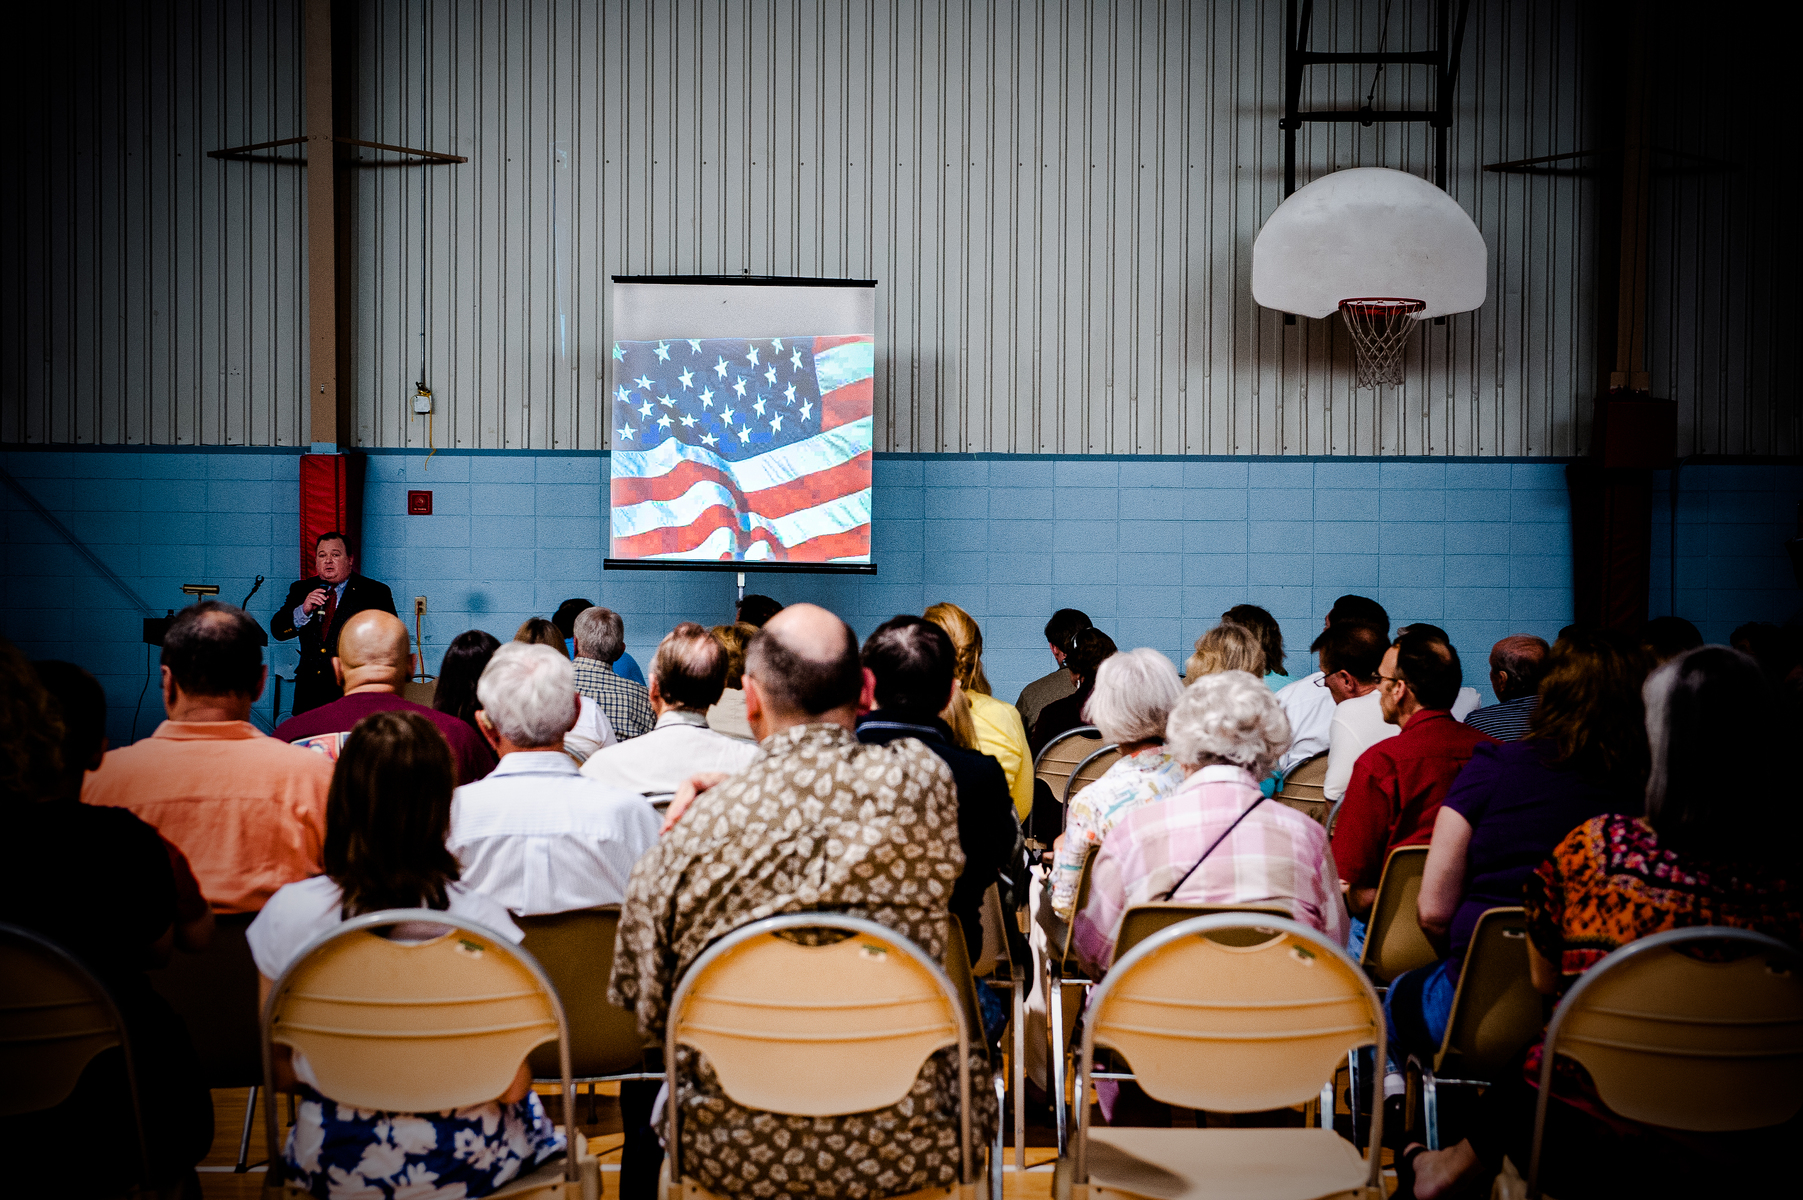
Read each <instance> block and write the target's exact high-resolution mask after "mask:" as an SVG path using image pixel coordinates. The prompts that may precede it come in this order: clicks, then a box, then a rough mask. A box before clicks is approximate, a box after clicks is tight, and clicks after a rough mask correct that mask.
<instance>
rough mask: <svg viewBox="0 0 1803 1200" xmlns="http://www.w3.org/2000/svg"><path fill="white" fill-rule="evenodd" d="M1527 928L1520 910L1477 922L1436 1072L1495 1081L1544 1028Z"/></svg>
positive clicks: (1488, 913)
mask: <svg viewBox="0 0 1803 1200" xmlns="http://www.w3.org/2000/svg"><path fill="white" fill-rule="evenodd" d="M1527 946H1528V927H1527V918H1526V915H1525V914H1524V913H1523V911H1522V910H1521V909H1520V908H1492V909H1489V910H1488V911H1486V912H1485V913H1484V915H1483V916H1481V917H1479V918H1478V920H1477V928H1476V929H1474V930H1473V931H1472V934H1471V944H1470V945H1469V946H1467V947H1466V950H1465V962H1464V965H1463V966H1462V967H1461V968H1460V969H1459V987H1458V990H1457V991H1456V992H1454V993H1453V999H1452V1015H1451V1017H1450V1018H1449V1019H1448V1021H1447V1025H1446V1037H1445V1039H1444V1040H1443V1041H1442V1042H1441V1044H1440V1053H1439V1056H1438V1057H1437V1058H1436V1059H1435V1060H1434V1070H1435V1071H1436V1072H1437V1073H1439V1074H1442V1075H1450V1074H1461V1075H1463V1074H1471V1075H1476V1076H1477V1077H1478V1078H1480V1079H1496V1078H1499V1077H1500V1076H1501V1073H1502V1072H1503V1071H1505V1070H1507V1069H1508V1067H1509V1064H1510V1063H1511V1062H1513V1061H1514V1060H1515V1059H1516V1058H1517V1057H1518V1056H1519V1055H1520V1054H1521V1052H1522V1051H1523V1050H1525V1049H1527V1048H1528V1047H1529V1046H1531V1045H1533V1044H1534V1042H1535V1041H1537V1040H1538V1039H1539V1037H1540V1034H1541V1032H1542V1031H1543V1030H1544V1029H1545V1028H1546V1016H1545V1004H1544V1002H1543V999H1542V997H1541V995H1540V993H1539V992H1538V991H1536V990H1535V989H1534V981H1533V978H1532V976H1531V975H1530V973H1529V971H1528V950H1527Z"/></svg>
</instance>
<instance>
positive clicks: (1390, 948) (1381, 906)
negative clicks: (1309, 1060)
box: [1346, 846, 1440, 1141]
mask: <svg viewBox="0 0 1803 1200" xmlns="http://www.w3.org/2000/svg"><path fill="white" fill-rule="evenodd" d="M1426 866H1427V847H1426V846H1398V847H1396V848H1395V849H1394V850H1392V851H1390V856H1389V857H1388V858H1386V859H1385V860H1384V870H1383V874H1382V875H1379V876H1378V878H1377V899H1376V900H1374V901H1372V903H1371V912H1370V913H1369V914H1368V915H1367V916H1366V918H1365V948H1364V951H1363V952H1362V953H1361V954H1360V955H1359V966H1361V967H1363V968H1364V969H1365V974H1367V975H1369V976H1370V977H1371V982H1372V983H1373V984H1375V985H1376V986H1377V991H1378V994H1379V995H1382V994H1383V993H1384V992H1385V991H1387V990H1388V989H1389V986H1390V981H1391V980H1392V979H1395V978H1396V977H1397V976H1398V975H1401V974H1402V973H1403V972H1404V971H1413V970H1414V969H1415V968H1416V967H1425V966H1428V965H1429V964H1431V963H1435V962H1438V961H1439V960H1440V955H1439V953H1438V952H1437V951H1435V949H1434V948H1433V946H1431V945H1430V944H1429V943H1428V940H1427V935H1426V934H1425V933H1422V932H1421V918H1420V914H1419V911H1418V909H1417V907H1416V903H1415V902H1416V899H1417V898H1418V897H1419V896H1420V895H1421V872H1422V869H1423V868H1424V867H1426ZM1358 1057H1359V1056H1358V1055H1356V1054H1354V1055H1353V1056H1352V1057H1351V1058H1349V1059H1347V1060H1346V1075H1347V1081H1348V1084H1349V1085H1350V1088H1351V1091H1352V1094H1353V1095H1354V1096H1356V1095H1357V1094H1358V1091H1359V1068H1358ZM1376 1073H1377V1076H1378V1078H1379V1079H1381V1078H1383V1074H1384V1064H1383V1061H1382V1060H1381V1059H1380V1060H1378V1062H1377V1068H1376ZM1347 1107H1348V1108H1349V1109H1350V1110H1351V1112H1352V1135H1353V1140H1354V1141H1356V1140H1358V1134H1359V1111H1358V1105H1357V1104H1349V1105H1348V1106H1347Z"/></svg>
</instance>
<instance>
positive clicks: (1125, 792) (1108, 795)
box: [1052, 746, 1183, 921]
mask: <svg viewBox="0 0 1803 1200" xmlns="http://www.w3.org/2000/svg"><path fill="white" fill-rule="evenodd" d="M1182 783H1183V768H1182V767H1180V766H1178V765H1177V760H1176V759H1174V758H1172V757H1171V756H1170V753H1169V752H1168V751H1166V750H1165V748H1164V747H1163V746H1148V747H1147V748H1146V749H1144V750H1141V751H1140V752H1139V753H1137V754H1130V755H1128V756H1126V757H1125V758H1119V759H1116V760H1115V762H1114V765H1113V766H1111V767H1109V768H1108V769H1107V770H1106V771H1104V772H1102V777H1101V778H1100V779H1098V780H1096V781H1095V782H1094V783H1092V784H1090V785H1089V786H1088V787H1085V788H1084V789H1083V790H1082V791H1080V792H1078V793H1077V794H1076V795H1075V796H1073V797H1071V802H1070V804H1069V805H1068V806H1066V808H1065V810H1064V841H1063V843H1062V844H1061V845H1060V846H1059V847H1058V854H1057V856H1056V857H1055V858H1054V859H1053V860H1052V911H1053V912H1055V913H1057V914H1058V915H1059V916H1060V917H1062V918H1064V919H1065V920H1066V921H1068V920H1070V919H1071V910H1072V909H1073V908H1075V907H1076V906H1077V882H1078V877H1079V876H1080V875H1082V873H1083V858H1084V855H1085V854H1086V853H1087V852H1088V850H1089V847H1091V846H1096V845H1100V844H1101V842H1102V839H1103V838H1105V837H1107V836H1108V831H1109V830H1110V829H1113V828H1114V827H1115V825H1116V824H1117V823H1118V822H1119V821H1120V819H1121V818H1122V817H1124V816H1126V815H1127V814H1128V813H1130V812H1132V811H1133V810H1134V809H1136V808H1138V807H1139V806H1140V805H1142V804H1150V803H1151V802H1152V801H1154V800H1162V799H1163V798H1164V797H1166V796H1168V795H1170V794H1171V793H1172V792H1174V791H1176V790H1177V788H1178V787H1179V786H1180V785H1181V784H1182Z"/></svg>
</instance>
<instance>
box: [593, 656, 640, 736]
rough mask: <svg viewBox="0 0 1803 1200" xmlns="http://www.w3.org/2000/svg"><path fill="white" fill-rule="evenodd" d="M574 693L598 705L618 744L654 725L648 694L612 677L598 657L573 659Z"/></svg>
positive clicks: (608, 667) (629, 682) (621, 678)
mask: <svg viewBox="0 0 1803 1200" xmlns="http://www.w3.org/2000/svg"><path fill="white" fill-rule="evenodd" d="M576 690H577V691H578V692H581V693H582V694H583V695H584V696H587V697H589V698H590V699H591V700H594V701H596V702H597V703H599V704H600V705H601V709H602V711H603V712H605V713H606V714H607V720H608V723H609V724H610V725H612V726H613V731H614V736H615V737H616V738H619V739H620V740H621V741H622V742H623V741H625V740H626V739H627V738H635V737H638V736H639V735H640V734H642V733H647V732H649V731H650V729H651V727H652V726H653V725H655V724H657V713H655V712H653V711H652V709H651V692H650V691H649V690H648V689H647V688H646V687H645V685H644V684H642V683H634V682H633V681H632V680H630V679H625V678H623V677H621V676H619V675H616V674H614V669H613V668H612V667H610V666H608V665H607V664H606V663H604V662H602V661H601V660H600V659H598V658H578V659H577V660H576Z"/></svg>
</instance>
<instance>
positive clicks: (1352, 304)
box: [1339, 296, 1427, 316]
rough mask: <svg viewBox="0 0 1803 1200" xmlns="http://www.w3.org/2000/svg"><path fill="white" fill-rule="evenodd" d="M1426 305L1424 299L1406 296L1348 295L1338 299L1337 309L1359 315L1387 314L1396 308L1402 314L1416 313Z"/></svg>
mask: <svg viewBox="0 0 1803 1200" xmlns="http://www.w3.org/2000/svg"><path fill="white" fill-rule="evenodd" d="M1426 307H1427V301H1425V300H1413V299H1410V298H1409V297H1407V296H1348V297H1347V298H1346V299H1344V300H1342V301H1340V303H1339V309H1340V311H1341V312H1345V311H1347V310H1348V309H1350V310H1352V311H1353V312H1356V313H1359V314H1361V315H1370V316H1378V315H1387V314H1389V313H1393V312H1395V311H1397V310H1399V309H1400V310H1401V311H1402V312H1403V313H1404V314H1408V313H1418V312H1420V311H1421V310H1422V309H1424V308H1426Z"/></svg>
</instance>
